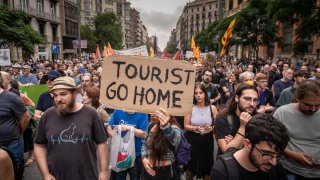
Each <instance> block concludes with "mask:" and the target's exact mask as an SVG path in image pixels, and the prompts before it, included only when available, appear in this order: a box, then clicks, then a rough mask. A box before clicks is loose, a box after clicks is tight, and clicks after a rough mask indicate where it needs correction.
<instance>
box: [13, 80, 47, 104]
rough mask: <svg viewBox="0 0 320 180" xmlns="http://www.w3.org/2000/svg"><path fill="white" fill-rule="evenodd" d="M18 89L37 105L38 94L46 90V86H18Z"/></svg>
mask: <svg viewBox="0 0 320 180" xmlns="http://www.w3.org/2000/svg"><path fill="white" fill-rule="evenodd" d="M19 90H20V92H21V93H23V94H25V95H27V96H28V97H29V98H30V99H31V100H32V101H33V102H34V103H35V105H36V106H37V104H38V100H39V97H40V95H41V94H42V93H44V92H47V91H48V86H47V85H46V84H41V85H32V86H20V87H19Z"/></svg>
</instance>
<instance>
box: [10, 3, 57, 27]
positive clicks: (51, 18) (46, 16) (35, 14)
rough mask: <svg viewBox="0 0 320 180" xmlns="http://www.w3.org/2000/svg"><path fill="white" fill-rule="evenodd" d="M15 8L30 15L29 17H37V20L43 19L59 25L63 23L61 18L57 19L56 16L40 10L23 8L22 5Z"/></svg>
mask: <svg viewBox="0 0 320 180" xmlns="http://www.w3.org/2000/svg"><path fill="white" fill-rule="evenodd" d="M15 8H16V9H20V10H23V11H25V12H26V13H27V14H29V15H31V16H33V17H35V18H41V19H44V20H48V21H52V22H55V23H59V24H60V23H61V18H60V17H57V16H56V15H53V14H50V13H47V12H43V11H39V10H38V9H35V8H31V7H27V6H21V5H19V6H16V7H15Z"/></svg>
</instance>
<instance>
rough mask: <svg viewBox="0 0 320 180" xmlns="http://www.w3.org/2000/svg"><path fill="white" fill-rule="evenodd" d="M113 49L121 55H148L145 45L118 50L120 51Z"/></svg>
mask: <svg viewBox="0 0 320 180" xmlns="http://www.w3.org/2000/svg"><path fill="white" fill-rule="evenodd" d="M113 51H114V52H116V54H118V55H123V56H139V55H141V56H145V57H148V56H149V54H148V50H147V46H146V45H143V46H140V47H136V48H133V49H127V50H120V51H118V50H113Z"/></svg>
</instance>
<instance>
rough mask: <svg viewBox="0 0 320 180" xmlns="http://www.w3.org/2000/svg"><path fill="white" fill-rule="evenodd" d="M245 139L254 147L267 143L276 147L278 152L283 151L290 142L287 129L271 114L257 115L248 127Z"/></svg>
mask: <svg viewBox="0 0 320 180" xmlns="http://www.w3.org/2000/svg"><path fill="white" fill-rule="evenodd" d="M245 137H246V138H247V139H249V140H250V142H251V144H252V145H255V144H258V143H260V142H262V141H266V142H267V143H268V144H269V145H270V146H272V145H275V149H276V151H283V150H284V149H285V148H286V146H287V144H288V141H289V136H288V131H287V129H286V127H285V126H284V125H283V124H282V123H281V122H279V121H278V120H276V118H274V117H273V116H272V115H271V114H265V113H261V114H257V115H255V116H253V117H252V119H251V120H250V121H249V122H248V123H247V125H246V132H245Z"/></svg>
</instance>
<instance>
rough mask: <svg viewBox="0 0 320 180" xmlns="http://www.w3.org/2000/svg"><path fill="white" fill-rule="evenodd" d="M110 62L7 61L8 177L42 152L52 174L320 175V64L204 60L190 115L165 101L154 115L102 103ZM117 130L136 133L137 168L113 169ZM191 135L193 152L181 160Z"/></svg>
mask: <svg viewBox="0 0 320 180" xmlns="http://www.w3.org/2000/svg"><path fill="white" fill-rule="evenodd" d="M102 64H103V61H95V60H86V61H83V60H78V59H71V60H58V61H55V62H49V61H37V62H32V61H27V62H25V63H24V64H19V63H15V64H13V65H12V66H9V67H1V73H0V85H1V86H0V147H1V148H0V179H18V180H20V179H23V174H24V168H25V167H26V166H30V164H32V163H33V161H34V159H35V160H36V163H37V166H38V168H39V170H40V172H41V175H42V177H43V179H46V180H54V179H99V180H103V179H112V180H125V179H126V177H127V175H129V176H130V179H132V180H138V179H146V180H149V179H181V178H185V179H187V180H191V179H194V178H197V179H205V180H208V179H212V180H220V179H221V180H222V179H232V180H237V179H246V180H248V179H250V180H251V179H263V180H264V179H269V180H271V179H272V180H274V179H281V180H282V179H289V180H305V179H320V146H319V144H320V134H319V133H318V132H317V131H318V129H319V127H320V111H319V109H320V66H319V65H316V63H310V62H307V61H303V60H297V62H295V63H293V62H290V61H289V59H278V60H275V61H274V62H272V61H271V60H270V59H269V60H267V61H261V60H259V61H257V62H255V61H252V62H243V61H237V60H234V59H232V58H226V59H215V60H214V61H211V62H210V63H209V64H210V65H208V63H204V64H202V65H196V67H197V71H196V72H197V73H196V79H195V87H194V96H193V108H192V112H190V113H189V114H187V115H185V116H183V117H175V116H170V114H169V113H168V112H167V111H166V110H165V109H162V108H160V109H159V110H157V111H156V112H154V113H153V114H149V115H148V114H145V113H140V112H131V111H124V110H119V109H116V110H114V109H110V108H108V107H106V106H105V105H104V104H102V103H101V102H100V101H99V99H100V87H101V76H102V68H103V67H102ZM104 78H107V77H104ZM37 84H44V85H46V86H47V88H48V91H47V92H44V93H42V94H41V95H40V97H39V99H38V102H37V104H35V103H34V102H33V101H32V100H31V99H30V98H29V97H28V96H27V95H25V94H23V93H20V92H19V87H21V86H32V85H37ZM32 109H34V111H32ZM119 128H120V129H121V132H123V133H125V132H129V131H133V134H134V137H135V138H134V145H135V160H134V166H133V167H131V168H128V169H126V170H123V171H120V172H116V171H113V170H111V173H109V171H110V169H109V161H108V159H109V158H110V156H117V155H118V154H110V153H109V154H108V148H110V147H108V146H112V144H110V143H109V144H108V143H107V141H108V138H109V139H111V138H112V137H113V136H114V133H115V132H116V131H117V130H119ZM183 138H186V140H187V141H188V143H189V144H190V145H191V150H190V161H188V163H187V164H186V165H183V166H181V165H179V164H178V163H177V152H178V148H179V145H180V142H181V141H182V139H183ZM214 146H217V148H218V152H216V153H215V151H214ZM24 153H27V154H28V156H27V159H24ZM10 159H11V161H10ZM182 173H183V174H185V176H183V175H182Z"/></svg>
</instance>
